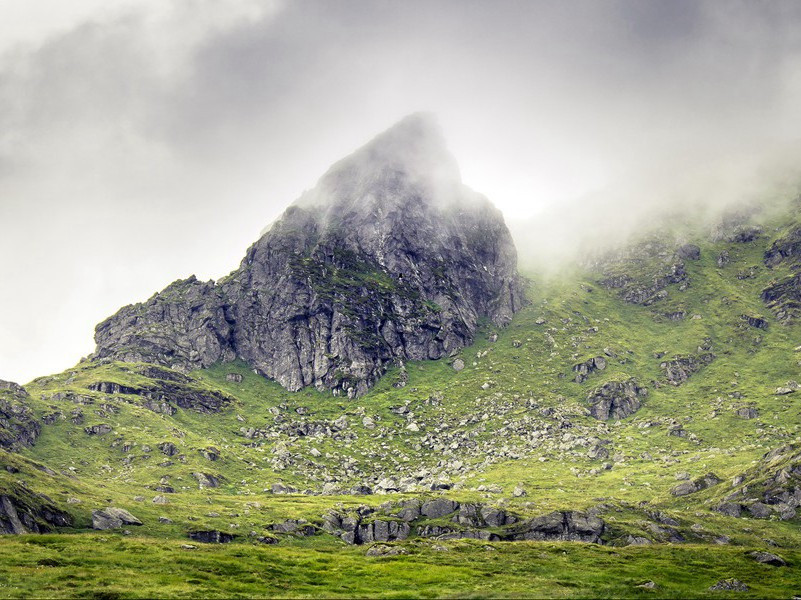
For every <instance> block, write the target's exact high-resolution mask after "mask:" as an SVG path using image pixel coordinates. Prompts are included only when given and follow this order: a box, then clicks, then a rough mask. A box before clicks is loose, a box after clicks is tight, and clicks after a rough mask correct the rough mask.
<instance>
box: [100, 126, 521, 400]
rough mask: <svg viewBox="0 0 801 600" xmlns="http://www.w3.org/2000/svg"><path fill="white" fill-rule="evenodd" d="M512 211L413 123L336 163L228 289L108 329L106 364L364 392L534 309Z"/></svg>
mask: <svg viewBox="0 0 801 600" xmlns="http://www.w3.org/2000/svg"><path fill="white" fill-rule="evenodd" d="M516 263H517V255H516V251H515V248H514V244H513V242H512V239H511V236H510V234H509V231H508V230H507V228H506V225H505V224H504V221H503V217H502V216H501V214H500V212H499V211H498V210H497V209H495V208H494V207H493V206H492V204H490V202H489V201H488V200H486V198H484V197H483V196H480V195H479V194H476V193H475V192H473V191H472V190H470V189H468V188H467V187H465V186H464V185H463V184H462V183H461V179H460V176H459V172H458V168H457V167H456V165H455V162H454V160H453V158H452V157H451V156H450V155H449V154H448V152H447V151H446V150H445V147H444V143H443V141H442V138H441V135H440V133H439V130H438V128H437V127H436V125H435V124H434V123H433V122H432V120H431V119H430V117H428V116H426V115H412V116H410V117H407V118H406V119H404V120H403V121H401V122H400V123H398V124H397V125H395V126H394V127H393V128H391V129H390V130H388V131H387V132H385V133H383V134H381V135H380V136H378V137H377V138H375V139H374V140H373V141H371V142H370V143H368V144H367V145H366V146H364V147H363V148H361V149H360V150H358V151H356V152H355V153H354V154H352V155H351V156H349V157H347V158H345V159H343V160H342V161H340V162H338V163H336V164H335V165H334V166H333V167H331V169H330V170H329V171H328V172H327V173H326V174H325V175H324V176H323V177H322V178H321V179H320V181H319V182H318V184H317V186H316V187H315V188H314V189H313V190H311V191H309V192H306V193H305V194H304V195H303V196H301V198H300V199H299V200H298V201H296V202H295V203H294V204H293V205H292V206H290V207H289V208H288V209H287V210H286V212H285V213H284V214H283V216H282V217H281V218H280V219H278V220H277V221H276V222H275V223H274V224H273V225H272V227H271V228H270V229H269V231H267V232H266V233H265V234H264V235H263V236H262V238H261V239H260V240H259V241H258V242H256V243H255V244H254V245H253V246H251V248H250V249H248V251H247V254H246V256H245V258H244V260H243V261H242V263H241V265H240V267H239V268H238V269H237V270H236V271H234V272H233V273H231V274H230V275H229V276H228V277H226V278H224V279H222V280H220V281H219V282H218V283H216V284H215V283H212V282H209V283H202V282H199V281H197V280H196V279H194V277H192V278H190V279H187V280H183V281H178V282H175V283H174V284H172V285H171V286H169V287H168V288H167V289H165V290H164V291H163V292H161V293H160V294H157V295H155V296H153V297H152V298H151V299H150V300H149V301H147V302H146V303H143V304H138V305H134V306H128V307H125V308H123V309H122V310H120V311H119V312H118V313H117V314H116V315H114V316H113V317H111V318H109V319H108V320H106V321H104V322H103V323H101V324H100V325H98V327H97V330H96V334H95V340H96V342H97V352H96V358H101V359H105V358H112V359H118V360H126V361H144V362H155V363H159V364H162V365H165V366H169V367H173V368H178V369H181V370H189V369H193V368H200V367H207V366H210V365H212V364H214V363H216V362H219V361H230V360H233V359H236V358H239V359H242V360H244V361H245V362H247V363H248V364H250V365H251V366H252V367H253V368H255V369H256V370H258V371H259V372H260V373H262V374H263V375H265V376H267V377H270V378H272V379H275V380H276V381H278V382H279V383H280V384H281V385H283V386H284V387H285V388H287V389H289V390H299V389H301V388H303V387H306V386H315V387H317V388H319V389H330V390H333V391H334V393H335V394H340V393H341V394H348V395H350V396H354V395H360V394H363V393H364V392H365V391H367V389H368V388H369V387H370V386H371V385H372V384H373V383H375V381H376V380H377V379H378V378H379V377H381V375H382V374H383V373H384V372H385V370H386V369H387V367H388V366H390V365H391V364H392V363H394V362H396V361H402V360H407V359H408V360H421V359H438V358H441V357H444V356H448V355H449V354H451V353H453V352H455V351H457V350H459V349H460V348H462V347H464V346H465V345H467V344H470V343H471V342H472V340H473V335H474V333H475V330H476V327H477V325H478V321H479V319H481V318H488V319H489V320H491V321H492V322H493V323H495V324H498V325H505V324H506V323H508V322H509V320H510V319H511V317H512V315H513V314H514V313H515V312H516V311H517V310H519V309H520V308H521V307H522V306H523V304H524V303H525V295H524V289H523V285H522V281H521V279H520V278H519V276H518V274H517V266H516Z"/></svg>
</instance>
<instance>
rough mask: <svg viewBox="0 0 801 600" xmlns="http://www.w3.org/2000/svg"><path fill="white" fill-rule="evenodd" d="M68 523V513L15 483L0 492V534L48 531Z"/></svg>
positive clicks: (68, 524)
mask: <svg viewBox="0 0 801 600" xmlns="http://www.w3.org/2000/svg"><path fill="white" fill-rule="evenodd" d="M71 525H72V517H71V516H70V515H69V513H67V512H64V511H63V510H61V509H60V508H58V507H56V506H55V505H54V504H53V502H52V501H51V500H50V499H49V498H47V497H46V496H43V495H41V494H35V493H34V492H32V491H30V490H29V489H27V488H23V487H16V486H15V487H12V488H11V489H9V490H6V492H5V493H4V494H2V495H0V534H4V533H12V534H18V535H19V534H25V533H47V532H49V531H53V529H54V528H55V527H69V526H71Z"/></svg>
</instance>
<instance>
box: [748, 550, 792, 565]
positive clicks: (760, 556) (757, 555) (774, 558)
mask: <svg viewBox="0 0 801 600" xmlns="http://www.w3.org/2000/svg"><path fill="white" fill-rule="evenodd" d="M749 556H751V557H752V558H753V559H754V560H755V561H757V562H758V563H761V564H763V565H771V566H774V567H786V566H787V561H785V560H784V559H783V558H782V557H781V556H779V555H778V554H773V553H772V552H751V553H750V554H749Z"/></svg>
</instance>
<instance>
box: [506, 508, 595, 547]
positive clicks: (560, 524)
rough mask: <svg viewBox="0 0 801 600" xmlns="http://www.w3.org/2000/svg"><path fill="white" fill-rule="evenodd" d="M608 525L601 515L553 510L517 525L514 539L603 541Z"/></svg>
mask: <svg viewBox="0 0 801 600" xmlns="http://www.w3.org/2000/svg"><path fill="white" fill-rule="evenodd" d="M605 530H606V525H605V523H604V522H603V520H602V519H600V518H599V517H596V516H593V515H590V514H586V513H581V512H577V511H572V512H563V511H557V512H552V513H550V514H547V515H543V516H541V517H536V518H534V519H531V520H530V521H527V522H524V523H522V524H521V526H517V528H516V529H515V532H514V534H513V539H518V540H565V541H572V542H591V543H594V544H598V543H601V535H603V533H604V531H605Z"/></svg>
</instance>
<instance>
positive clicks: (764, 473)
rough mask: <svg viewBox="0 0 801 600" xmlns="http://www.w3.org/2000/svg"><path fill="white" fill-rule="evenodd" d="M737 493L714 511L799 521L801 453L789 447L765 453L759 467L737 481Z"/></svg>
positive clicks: (732, 514)
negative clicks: (796, 519)
mask: <svg viewBox="0 0 801 600" xmlns="http://www.w3.org/2000/svg"><path fill="white" fill-rule="evenodd" d="M733 487H735V488H736V489H735V490H734V491H733V492H730V493H729V494H727V495H726V496H725V497H724V499H723V501H722V502H720V503H719V504H717V505H716V506H715V510H716V511H718V512H720V513H722V514H724V515H727V516H730V517H751V518H754V519H767V518H770V517H774V516H776V517H778V518H780V519H781V520H784V521H786V520H789V519H793V518H795V517H796V514H797V509H798V507H799V506H801V449H800V448H799V445H798V444H788V445H786V446H782V447H780V448H776V449H774V450H772V451H770V452H768V453H766V454H765V455H764V456H763V458H762V460H761V461H760V464H758V465H757V466H755V467H754V468H753V469H751V470H749V471H748V472H747V473H746V474H744V475H742V476H740V477H737V478H736V479H735V482H734V486H733Z"/></svg>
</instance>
